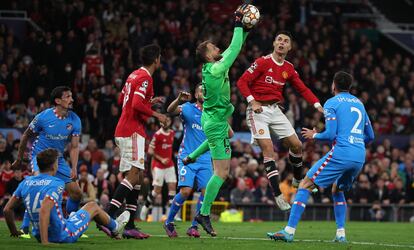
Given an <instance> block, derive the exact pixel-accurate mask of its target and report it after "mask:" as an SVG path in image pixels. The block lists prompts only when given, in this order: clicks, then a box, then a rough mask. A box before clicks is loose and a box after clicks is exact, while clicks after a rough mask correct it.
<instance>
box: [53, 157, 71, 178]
mask: <svg viewBox="0 0 414 250" xmlns="http://www.w3.org/2000/svg"><path fill="white" fill-rule="evenodd" d="M71 171H72V169H71V168H70V166H69V164H68V163H67V162H66V160H65V159H64V158H63V157H59V159H58V169H57V172H56V175H55V177H57V178H59V179H61V180H62V181H64V182H65V184H68V183H71V182H73V181H74V180H72V178H71Z"/></svg>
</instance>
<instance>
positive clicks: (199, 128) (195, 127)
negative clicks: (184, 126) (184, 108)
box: [191, 123, 203, 130]
mask: <svg viewBox="0 0 414 250" xmlns="http://www.w3.org/2000/svg"><path fill="white" fill-rule="evenodd" d="M191 128H192V129H197V130H203V128H202V127H201V126H200V125H198V124H197V123H193V124H192V125H191Z"/></svg>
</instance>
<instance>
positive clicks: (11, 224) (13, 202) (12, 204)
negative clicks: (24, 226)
mask: <svg viewBox="0 0 414 250" xmlns="http://www.w3.org/2000/svg"><path fill="white" fill-rule="evenodd" d="M19 202H20V200H19V198H17V197H16V196H14V195H13V196H12V197H11V198H10V200H9V201H8V202H7V204H6V206H5V207H4V210H3V213H4V218H5V219H6V223H7V227H8V228H9V231H10V236H11V237H19V236H20V235H21V234H22V232H20V231H18V230H17V228H16V223H15V220H14V209H15V208H16V207H17V205H18V204H19Z"/></svg>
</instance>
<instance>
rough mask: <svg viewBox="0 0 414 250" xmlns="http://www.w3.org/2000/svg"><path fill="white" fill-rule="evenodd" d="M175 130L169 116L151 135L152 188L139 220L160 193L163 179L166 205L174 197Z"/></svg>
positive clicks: (143, 217) (175, 186) (175, 181)
mask: <svg viewBox="0 0 414 250" xmlns="http://www.w3.org/2000/svg"><path fill="white" fill-rule="evenodd" d="M174 135H175V132H174V131H173V130H172V129H171V118H169V117H168V118H167V122H166V123H165V124H164V125H163V126H162V127H161V128H160V129H159V130H158V131H157V132H156V133H155V134H154V136H153V137H152V140H151V143H150V146H149V149H148V154H149V155H152V179H153V182H152V186H153V187H154V190H152V192H151V193H150V194H149V195H148V196H147V200H146V202H145V205H144V206H143V207H142V209H141V214H140V217H141V220H145V219H146V218H147V214H148V211H149V209H150V208H151V206H152V203H153V202H154V198H155V197H156V196H157V195H159V194H161V191H162V186H163V184H164V181H165V182H166V183H167V185H168V203H169V204H168V205H170V204H171V202H172V200H173V199H174V196H175V193H176V188H177V177H176V175H175V167H174V162H173V160H172V154H173V143H174Z"/></svg>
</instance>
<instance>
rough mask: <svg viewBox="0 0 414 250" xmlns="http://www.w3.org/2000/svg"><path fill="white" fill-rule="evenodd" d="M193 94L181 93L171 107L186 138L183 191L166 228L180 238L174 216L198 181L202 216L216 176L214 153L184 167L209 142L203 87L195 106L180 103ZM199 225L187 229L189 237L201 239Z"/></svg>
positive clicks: (180, 154)
mask: <svg viewBox="0 0 414 250" xmlns="http://www.w3.org/2000/svg"><path fill="white" fill-rule="evenodd" d="M189 96H190V94H189V93H186V92H181V93H180V94H179V95H178V97H177V99H175V100H174V101H173V102H172V103H171V104H170V105H169V106H168V108H167V111H168V112H169V113H171V114H180V117H181V119H182V121H183V124H184V137H183V141H182V142H181V146H180V150H179V152H178V188H179V189H180V192H179V193H178V194H177V195H176V196H175V197H174V200H173V202H172V205H171V208H170V212H169V213H168V218H167V220H166V221H165V223H164V229H165V231H166V232H167V235H168V236H169V237H177V231H176V230H175V224H174V217H175V215H176V214H177V213H178V211H179V210H180V208H181V206H182V205H183V203H184V201H186V200H187V198H188V197H189V196H190V195H191V193H192V190H193V187H194V181H196V182H197V188H198V191H201V195H200V197H199V198H198V202H197V209H196V214H198V213H199V211H200V208H201V204H202V203H203V199H204V194H205V190H206V186H207V182H208V180H209V179H210V178H211V176H212V175H213V167H212V165H211V155H210V152H206V153H204V154H203V155H201V156H200V157H198V158H197V161H196V162H194V163H191V164H188V165H184V164H183V159H184V158H185V157H187V156H188V154H189V153H190V152H193V151H194V150H195V149H196V148H197V147H198V146H199V145H201V143H203V142H204V141H205V140H206V136H205V134H204V132H203V130H202V127H201V115H202V112H203V102H204V97H203V87H202V86H201V84H198V85H197V86H196V88H195V90H194V97H195V99H196V102H195V103H190V102H185V103H183V104H182V105H181V106H179V105H178V104H179V102H181V101H183V100H185V98H187V97H189ZM197 225H198V223H197V221H196V220H195V219H194V220H193V222H192V224H191V227H190V228H188V230H187V235H188V236H190V237H195V238H198V237H200V233H199V232H198V227H197Z"/></svg>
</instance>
